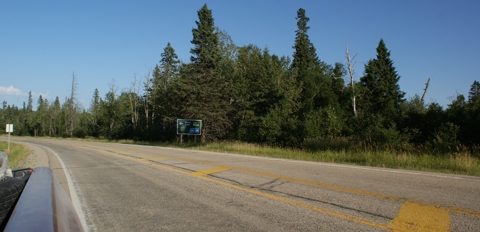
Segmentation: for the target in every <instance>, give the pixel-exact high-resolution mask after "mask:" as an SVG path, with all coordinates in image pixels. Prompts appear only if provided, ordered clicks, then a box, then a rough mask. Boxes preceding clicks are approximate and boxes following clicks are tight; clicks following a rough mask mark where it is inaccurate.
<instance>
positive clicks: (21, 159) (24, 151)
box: [0, 142, 31, 169]
mask: <svg viewBox="0 0 480 232" xmlns="http://www.w3.org/2000/svg"><path fill="white" fill-rule="evenodd" d="M0 151H3V152H5V153H6V154H7V155H8V166H9V167H10V168H11V169H19V168H25V166H24V165H25V163H26V162H27V159H28V156H29V155H30V153H31V150H30V149H29V148H28V147H26V146H24V145H22V144H16V143H10V152H9V151H8V143H7V142H0Z"/></svg>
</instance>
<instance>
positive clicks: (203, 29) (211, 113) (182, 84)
mask: <svg viewBox="0 0 480 232" xmlns="http://www.w3.org/2000/svg"><path fill="white" fill-rule="evenodd" d="M198 18H199V21H196V22H195V23H196V24H197V28H194V29H192V34H193V40H192V41H191V43H192V44H193V48H192V49H191V50H190V53H191V54H192V56H191V57H190V61H191V64H190V65H187V66H185V68H184V69H183V70H184V71H183V73H182V78H181V80H180V81H179V82H177V84H176V87H177V89H176V90H175V91H176V94H177V95H179V96H182V98H184V100H183V101H182V104H183V106H182V107H183V108H182V109H181V114H180V115H179V116H182V117H186V118H191V119H201V120H203V122H202V126H203V128H202V130H203V131H202V141H205V140H216V139H219V138H222V137H224V136H225V135H226V134H227V132H228V129H229V127H230V122H229V120H228V112H229V104H228V98H229V93H228V89H227V87H228V83H227V80H226V79H225V78H222V77H221V76H220V75H219V72H218V70H217V69H218V64H219V61H220V55H219V54H220V51H219V44H218V35H217V33H216V31H215V24H214V19H213V17H212V11H211V10H209V9H208V7H207V5H206V4H205V5H204V6H203V7H202V8H201V9H200V10H199V11H198Z"/></svg>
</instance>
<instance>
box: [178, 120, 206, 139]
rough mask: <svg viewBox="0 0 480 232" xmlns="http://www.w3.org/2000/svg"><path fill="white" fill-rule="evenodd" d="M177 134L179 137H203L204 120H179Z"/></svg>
mask: <svg viewBox="0 0 480 232" xmlns="http://www.w3.org/2000/svg"><path fill="white" fill-rule="evenodd" d="M177 134H179V135H201V134H202V120H195V119H177Z"/></svg>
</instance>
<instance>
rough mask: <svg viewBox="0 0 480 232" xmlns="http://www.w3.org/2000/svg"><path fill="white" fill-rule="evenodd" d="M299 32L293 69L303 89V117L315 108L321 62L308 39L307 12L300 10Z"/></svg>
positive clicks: (296, 37) (308, 19) (298, 15)
mask: <svg viewBox="0 0 480 232" xmlns="http://www.w3.org/2000/svg"><path fill="white" fill-rule="evenodd" d="M295 19H297V30H296V31H295V33H296V36H295V45H294V46H293V48H294V49H295V52H294V53H293V61H292V66H291V69H292V70H293V71H294V72H296V75H297V81H298V83H299V85H300V86H301V88H302V93H301V95H302V96H301V101H302V102H303V110H302V111H301V115H305V114H307V113H309V112H310V111H312V110H313V109H314V108H315V100H314V97H315V95H316V93H317V92H318V91H319V89H320V88H318V85H319V84H320V83H319V81H320V80H319V78H320V75H319V65H320V62H319V60H318V57H317V53H316V49H315V47H314V46H313V44H312V43H311V42H310V39H309V37H308V34H307V32H308V30H309V29H310V27H309V26H307V23H308V21H310V18H308V17H307V16H306V15H305V10H304V9H303V8H300V9H299V10H298V11H297V17H296V18H295Z"/></svg>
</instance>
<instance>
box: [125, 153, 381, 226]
mask: <svg viewBox="0 0 480 232" xmlns="http://www.w3.org/2000/svg"><path fill="white" fill-rule="evenodd" d="M125 158H128V159H131V160H136V161H140V162H142V163H146V164H149V165H153V166H157V167H160V168H164V169H167V170H171V171H175V172H178V173H182V174H188V175H191V176H194V177H197V178H200V179H203V180H206V181H210V182H213V183H216V184H220V185H223V186H227V187H231V188H234V189H238V190H241V191H244V192H249V193H252V194H255V195H259V196H263V197H267V198H270V199H273V200H278V201H282V202H285V203H289V204H292V205H296V206H300V207H303V208H307V209H311V210H314V211H317V212H321V213H324V214H328V215H331V216H335V217H338V218H342V219H345V220H349V221H353V222H356V223H360V224H364V225H368V226H372V227H376V228H379V229H384V230H390V229H389V228H388V227H386V226H384V225H380V224H376V223H373V222H369V221H366V220H362V219H359V218H355V217H351V216H348V215H345V214H341V213H336V212H333V211H328V210H325V209H322V208H318V207H315V206H312V205H308V204H305V203H301V202H297V201H293V200H290V199H287V198H283V197H279V196H275V195H272V194H268V193H264V192H260V191H257V190H253V189H249V188H245V187H241V186H237V185H234V184H230V183H227V182H223V181H220V180H216V179H212V178H209V177H206V176H205V175H207V174H212V173H217V172H221V171H227V170H229V169H228V168H223V167H220V168H214V169H208V170H204V171H199V172H193V173H192V172H186V171H182V170H179V169H176V168H172V167H169V166H166V165H163V164H159V163H152V162H146V161H144V160H140V159H134V158H131V157H125Z"/></svg>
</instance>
